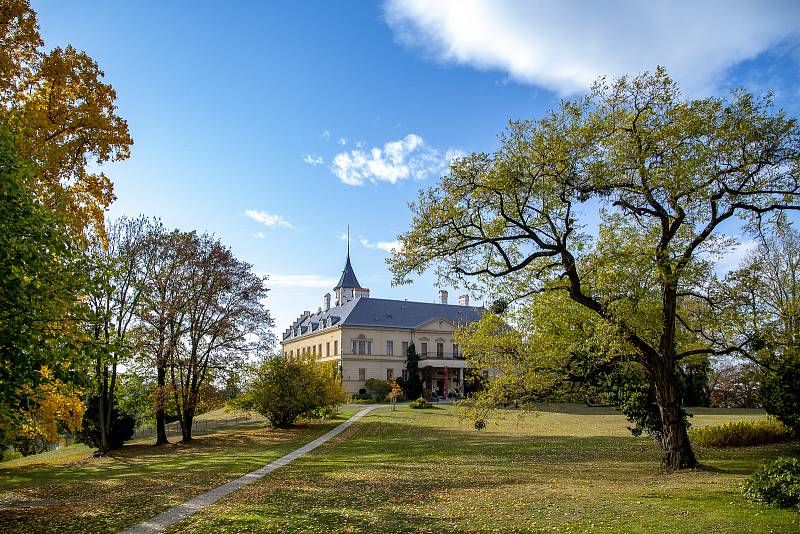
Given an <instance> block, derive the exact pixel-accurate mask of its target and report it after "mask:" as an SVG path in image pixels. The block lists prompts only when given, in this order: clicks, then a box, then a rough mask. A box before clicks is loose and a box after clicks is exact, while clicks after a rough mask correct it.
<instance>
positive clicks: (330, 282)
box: [267, 274, 337, 289]
mask: <svg viewBox="0 0 800 534" xmlns="http://www.w3.org/2000/svg"><path fill="white" fill-rule="evenodd" d="M268 276H269V279H268V280H267V287H313V288H328V289H330V288H332V287H333V286H335V285H336V282H337V280H334V279H333V278H323V277H322V276H320V275H318V274H270V275H268Z"/></svg>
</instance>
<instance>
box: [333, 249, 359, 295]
mask: <svg viewBox="0 0 800 534" xmlns="http://www.w3.org/2000/svg"><path fill="white" fill-rule="evenodd" d="M340 287H345V288H348V289H350V288H360V287H361V284H359V283H358V278H356V273H354V272H353V266H352V265H350V251H348V252H347V261H346V262H345V264H344V269H343V270H342V276H341V277H340V278H339V283H338V284H336V287H334V288H333V290H334V291H336V290H337V289H339V288H340Z"/></svg>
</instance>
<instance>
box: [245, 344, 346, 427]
mask: <svg viewBox="0 0 800 534" xmlns="http://www.w3.org/2000/svg"><path fill="white" fill-rule="evenodd" d="M346 398H347V393H346V392H345V391H344V389H343V388H342V386H341V384H340V383H339V381H338V380H337V379H336V369H335V368H334V367H333V365H331V364H320V363H317V362H314V361H313V360H310V359H306V358H291V357H288V356H279V357H275V358H270V359H269V360H267V361H266V363H264V364H263V365H262V366H261V367H259V368H258V369H257V370H256V372H255V377H254V379H253V381H252V383H251V384H250V385H249V387H248V388H247V389H246V390H245V391H244V393H242V394H241V395H240V396H239V397H237V398H236V399H234V400H233V401H232V404H233V405H234V406H235V407H237V408H239V409H242V410H252V411H255V412H257V413H260V414H261V415H263V416H264V417H266V418H267V421H269V423H270V424H271V425H272V426H274V427H276V428H287V427H289V426H291V425H292V423H294V422H295V421H296V420H297V419H298V418H299V417H321V416H324V415H325V414H330V413H331V412H332V410H331V409H332V408H335V407H337V406H339V405H340V404H342V403H344V401H345V400H346Z"/></svg>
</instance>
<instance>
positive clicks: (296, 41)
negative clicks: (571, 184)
mask: <svg viewBox="0 0 800 534" xmlns="http://www.w3.org/2000/svg"><path fill="white" fill-rule="evenodd" d="M32 4H33V7H34V9H36V11H37V12H38V14H39V23H40V27H41V32H42V35H43V37H44V39H45V42H46V44H47V46H48V47H53V46H63V45H66V44H72V45H74V46H75V47H76V48H78V49H82V50H85V51H86V52H88V53H89V55H91V56H92V57H93V58H94V59H95V60H96V61H97V62H98V63H99V64H100V66H101V68H102V69H103V70H104V71H105V74H106V80H107V81H108V82H110V83H111V84H112V85H113V86H114V87H115V89H116V90H117V93H118V105H119V113H120V115H121V116H122V117H124V118H125V119H126V120H127V121H128V124H129V126H130V129H131V133H132V135H133V138H134V141H135V144H134V146H133V150H132V156H131V158H130V159H129V160H127V161H125V162H122V163H119V164H114V165H109V166H107V167H108V168H107V169H106V172H107V174H109V176H111V177H112V179H113V181H114V183H115V190H116V194H117V197H118V200H117V201H116V202H115V203H114V205H113V207H112V208H111V211H110V216H111V217H116V216H120V215H137V214H140V213H143V214H146V215H151V216H158V217H161V218H162V219H163V220H164V222H165V224H167V225H170V226H175V227H179V228H182V229H196V230H200V231H208V232H211V233H213V234H215V235H217V236H219V237H220V238H221V239H222V240H223V241H224V242H225V243H227V244H228V245H230V246H231V247H232V248H233V250H234V251H235V253H236V254H237V256H239V257H240V258H242V259H245V260H246V261H249V262H251V263H252V264H253V265H254V266H255V269H256V270H257V271H258V272H262V273H265V274H269V275H270V277H271V281H270V282H269V284H268V285H269V286H270V287H271V288H272V291H271V294H270V298H269V307H270V309H271V310H272V311H273V315H274V316H275V318H276V320H277V328H276V330H278V331H282V330H283V329H284V328H285V327H286V326H287V324H288V322H290V321H291V320H292V319H294V317H295V316H296V315H298V314H299V313H300V312H301V311H303V310H304V309H316V308H317V307H318V306H320V305H321V304H322V295H323V294H324V293H325V292H326V291H329V290H330V287H332V285H333V282H335V280H336V279H337V278H338V276H339V274H340V272H341V268H342V265H343V263H344V254H345V243H344V241H342V240H341V239H340V236H341V234H343V233H344V232H345V230H346V227H347V224H350V227H351V235H352V244H351V250H352V254H351V256H352V261H353V266H354V268H355V271H356V274H357V275H358V278H359V281H360V282H361V283H362V284H363V285H365V286H367V287H369V288H370V289H371V290H372V295H373V296H375V297H386V298H407V299H409V300H423V301H433V300H434V299H435V298H436V293H437V289H436V288H435V287H434V282H435V280H434V279H433V278H432V277H431V276H426V277H423V278H421V279H419V280H417V281H416V283H414V284H413V285H411V286H404V287H400V288H392V287H391V285H390V275H389V273H388V271H387V269H386V265H385V263H384V259H385V257H386V255H387V249H389V248H391V246H392V243H393V242H394V241H395V240H396V236H397V234H398V233H400V232H403V231H404V230H405V229H406V228H407V227H408V225H409V221H410V212H409V210H408V208H407V205H406V204H407V202H409V201H411V200H413V199H414V198H415V197H416V192H417V190H418V189H419V188H420V187H425V186H429V185H432V184H433V183H435V179H436V177H438V176H439V175H440V174H442V173H443V172H444V169H445V168H446V164H447V161H448V160H449V158H450V157H452V156H453V155H457V154H459V153H468V152H471V151H478V150H481V151H492V150H493V149H495V148H496V146H497V136H498V134H499V133H500V132H501V131H502V129H503V128H504V126H505V124H506V122H507V121H508V120H509V119H512V118H537V117H540V116H541V115H542V114H543V113H544V112H545V111H546V110H547V109H549V108H552V107H554V106H556V105H557V104H558V101H559V99H560V98H564V97H567V98H568V97H573V96H576V95H579V94H581V93H582V92H583V91H585V90H586V88H587V87H588V84H589V83H590V82H591V80H594V79H595V78H596V77H597V76H598V75H600V74H607V75H609V76H614V75H619V74H622V73H636V72H638V71H641V70H645V69H649V70H652V69H653V68H654V67H655V66H656V65H658V64H661V65H665V66H666V67H667V68H668V70H669V72H670V73H671V74H672V75H673V76H674V77H675V78H676V79H677V80H678V81H679V82H680V83H681V84H682V86H683V87H684V89H685V91H686V93H687V94H689V95H693V96H694V95H697V96H703V95H707V94H717V93H720V92H722V91H726V90H728V89H730V88H731V87H737V86H745V87H747V88H749V89H751V90H753V91H756V92H759V93H760V92H763V91H765V90H767V89H772V90H774V91H775V92H776V101H777V103H778V104H779V105H780V106H782V107H783V108H785V109H786V110H787V111H788V112H789V113H790V114H791V115H794V116H798V115H800V89H799V88H798V87H799V86H798V82H800V76H799V75H798V72H800V68H798V67H800V2H730V1H729V2H704V3H702V4H701V5H702V8H699V7H697V6H695V5H694V3H691V2H673V3H668V7H664V6H660V7H655V4H653V5H646V4H645V3H642V2H618V3H614V4H612V5H611V6H610V7H609V6H608V4H607V3H599V2H598V3H582V2H559V3H552V4H546V3H541V2H527V1H511V0H509V1H502V2H501V1H499V0H495V1H488V0H487V1H483V2H481V1H474V2H466V1H461V2H453V1H445V0H442V1H439V2H435V3H429V2H424V1H422V0H397V1H390V2H386V3H373V4H370V3H366V2H346V3H334V2H286V3H283V4H280V3H278V2H244V1H241V2H227V3H220V2H177V1H173V2H155V1H153V2H144V1H142V2H114V1H102V2H101V1H96V2H95V1H76V2H61V1H56V0H48V1H42V0H33V2H32ZM601 4H602V5H601ZM457 293H458V291H455V290H452V288H451V301H454V300H455V297H456V295H457Z"/></svg>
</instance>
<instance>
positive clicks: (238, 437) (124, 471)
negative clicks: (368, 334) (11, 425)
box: [0, 410, 354, 534]
mask: <svg viewBox="0 0 800 534" xmlns="http://www.w3.org/2000/svg"><path fill="white" fill-rule="evenodd" d="M353 413H354V411H353V410H345V411H343V413H342V417H341V419H340V420H336V421H328V422H324V423H311V424H308V425H304V426H302V427H297V428H293V429H290V430H286V431H278V430H272V429H268V428H265V427H264V424H263V422H262V423H256V424H249V425H240V426H238V427H236V426H225V427H222V428H221V429H217V430H216V431H209V432H207V433H206V432H203V431H202V430H201V431H200V432H198V433H197V436H198V437H197V439H196V440H194V441H193V442H192V443H191V444H189V445H182V444H180V443H173V444H170V445H167V446H163V447H155V446H152V445H151V443H152V441H153V440H152V438H147V439H138V440H134V441H132V442H129V443H128V444H126V445H125V447H124V448H123V449H122V450H121V451H119V452H116V453H114V454H112V455H110V456H107V457H104V458H92V457H91V453H92V451H91V449H89V448H88V447H86V446H83V445H73V446H71V447H66V448H64V449H61V450H58V451H53V452H50V453H45V454H41V455H37V456H32V457H28V458H21V459H19V460H13V461H11V462H4V463H2V464H0V532H3V533H4V534H5V533H12V532H25V533H30V532H92V533H99V532H116V531H118V530H120V529H121V528H123V527H126V526H129V525H131V524H135V523H137V522H139V521H142V520H144V519H147V518H149V517H151V516H152V515H155V514H157V513H159V512H161V511H164V510H166V509H168V508H170V507H172V506H175V505H177V504H180V503H182V502H184V501H185V500H187V499H190V498H191V497H193V496H195V495H197V494H199V493H202V492H203V491H206V490H208V489H210V488H213V487H215V486H218V485H220V484H223V483H225V482H227V481H228V480H230V479H231V478H235V477H238V476H241V475H243V474H245V473H248V472H250V471H252V470H254V469H256V468H258V467H260V466H261V465H263V464H265V463H268V462H270V461H272V460H274V459H276V458H279V457H280V456H282V455H284V454H286V453H288V452H290V451H292V450H294V449H296V448H297V447H299V446H301V445H303V444H305V443H307V442H308V441H311V440H312V439H314V438H316V437H317V436H319V435H321V434H323V433H325V432H326V431H328V430H330V428H332V427H333V426H335V425H336V424H338V423H340V422H341V421H342V420H344V419H346V418H347V417H349V416H350V415H352V414H353ZM217 417H218V418H224V417H226V416H225V415H222V414H217ZM171 439H173V440H174V439H176V438H175V437H171Z"/></svg>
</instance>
